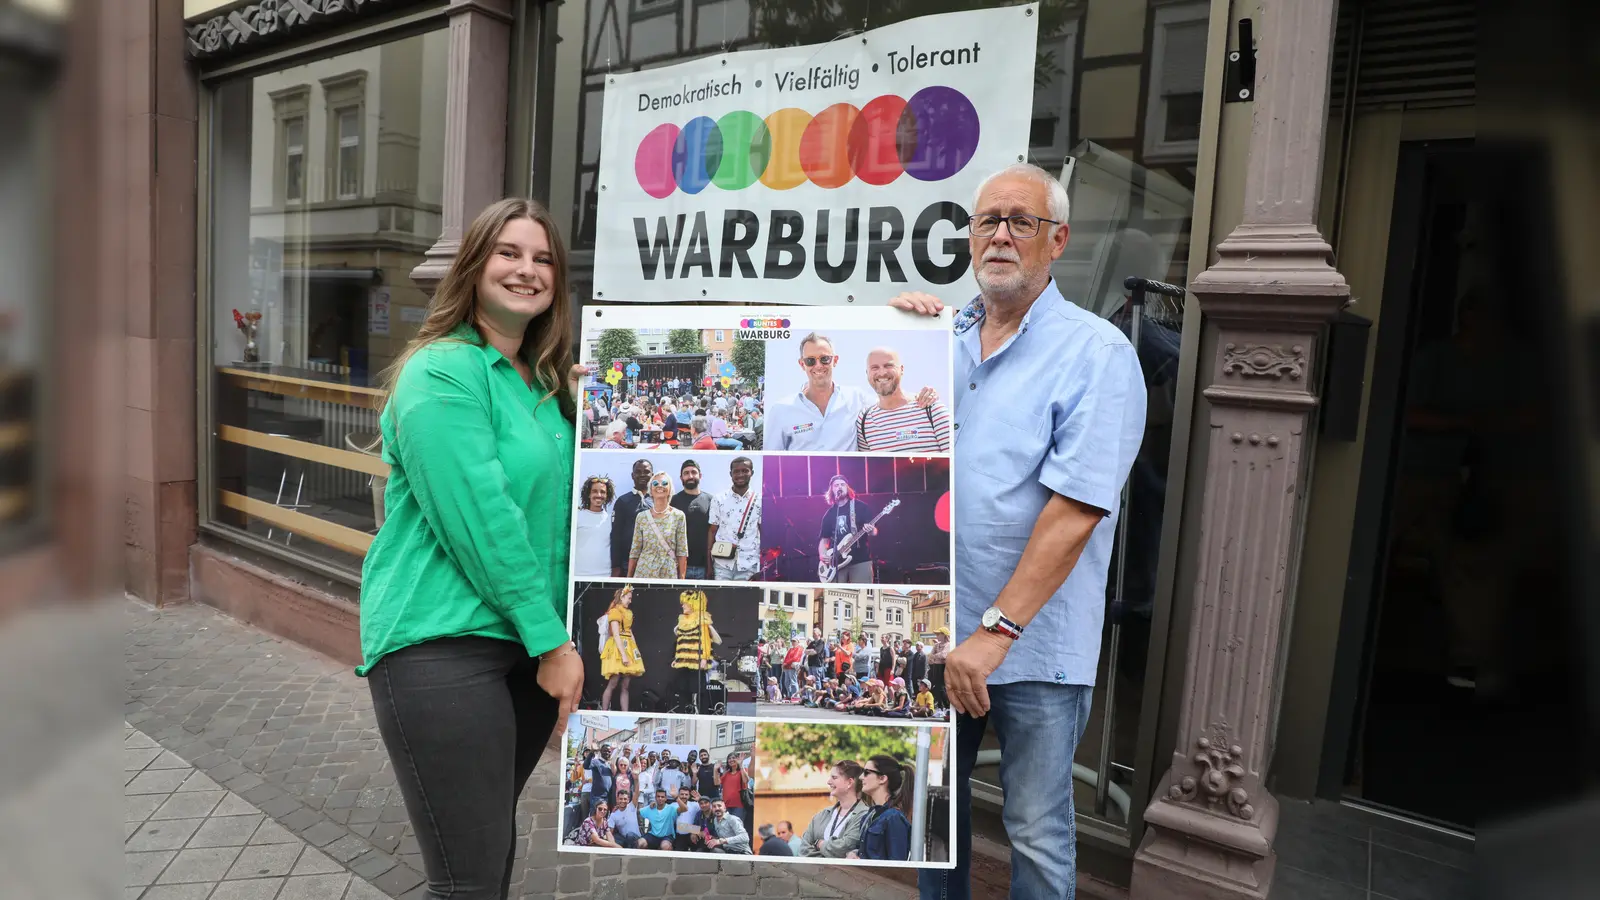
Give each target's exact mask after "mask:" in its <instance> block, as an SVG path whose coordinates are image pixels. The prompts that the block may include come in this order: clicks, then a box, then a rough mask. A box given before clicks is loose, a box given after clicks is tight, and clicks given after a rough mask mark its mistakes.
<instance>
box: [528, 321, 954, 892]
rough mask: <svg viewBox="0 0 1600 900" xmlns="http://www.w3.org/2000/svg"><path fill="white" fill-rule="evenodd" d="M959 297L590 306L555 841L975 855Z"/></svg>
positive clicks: (612, 848)
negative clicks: (958, 603) (575, 676)
mask: <svg viewBox="0 0 1600 900" xmlns="http://www.w3.org/2000/svg"><path fill="white" fill-rule="evenodd" d="M950 315H951V314H950V312H949V311H946V312H945V313H944V314H942V315H940V316H937V317H933V316H917V315H913V314H911V313H907V312H902V311H899V310H895V309H890V308H887V307H881V306H880V307H872V308H859V309H858V308H839V307H826V308H807V307H782V308H771V307H767V308H763V307H745V306H732V305H727V306H696V307H684V306H678V307H639V306H586V307H585V308H584V309H583V312H582V322H581V327H582V332H581V354H582V359H583V361H584V363H585V365H586V366H587V367H588V369H589V375H588V376H587V377H586V378H585V379H584V383H583V384H582V390H581V397H580V404H579V410H578V418H579V426H580V433H581V435H582V439H581V441H580V443H579V447H578V449H577V460H576V469H575V473H574V474H575V478H574V483H575V485H574V493H575V496H574V498H573V507H572V508H573V524H572V545H571V558H572V566H571V570H572V583H571V586H570V592H569V599H568V604H569V606H568V618H567V621H568V623H569V626H570V628H571V631H572V638H573V641H574V643H575V644H576V645H577V647H578V650H579V653H580V655H581V656H582V658H583V661H584V665H585V672H586V676H585V681H584V691H583V699H582V702H581V705H580V713H579V714H578V715H575V716H573V717H571V719H570V720H569V725H568V732H567V734H566V742H565V748H564V752H565V760H564V770H565V773H566V778H565V784H566V797H565V804H564V809H565V818H564V821H563V825H562V828H561V829H560V837H559V838H558V841H559V845H560V849H562V850H570V851H586V852H615V853H631V854H637V853H667V854H682V853H688V854H693V853H705V852H711V853H735V854H751V855H752V856H773V855H779V856H790V857H793V858H798V859H800V860H802V861H811V862H815V863H819V864H828V863H837V864H844V865H849V864H856V863H860V864H871V865H907V866H923V867H949V866H952V865H954V861H953V859H952V855H953V846H954V832H953V828H954V817H953V816H952V815H951V807H950V804H951V802H952V795H951V784H950V782H951V780H952V766H951V765H950V763H951V761H952V760H953V754H954V747H955V744H954V733H953V732H954V714H953V712H952V710H951V708H950V704H949V701H948V699H947V698H946V697H945V695H944V692H943V685H942V677H940V676H941V674H942V666H940V665H936V664H935V663H934V662H933V660H934V658H935V653H936V651H939V652H940V657H939V658H942V651H943V650H947V649H948V648H949V646H950V641H951V635H952V634H953V632H954V622H953V615H954V607H953V602H952V590H951V586H952V585H953V584H954V577H953V574H952V568H951V567H952V565H953V563H954V541H953V536H952V533H951V521H950V519H951V509H952V497H951V492H952V490H953V488H954V485H953V484H952V479H951V473H952V469H951V461H952V451H953V447H954V440H955V430H954V429H955V426H954V419H953V413H952V399H953V394H952V390H953V386H952V383H951V365H950V361H951V341H952V335H951V327H950V325H951V322H950ZM658 792H659V793H658ZM842 802H849V803H852V804H853V805H854V806H855V807H856V808H855V809H850V810H846V811H845V813H844V814H842V818H841V813H840V810H839V807H840V805H841V803H842ZM602 806H603V808H601V807H602ZM602 814H603V815H602ZM883 816H887V817H888V819H887V820H886V821H885V822H883V823H878V821H877V820H878V819H879V818H880V817H883ZM902 820H903V821H902ZM886 835H888V836H887V837H886Z"/></svg>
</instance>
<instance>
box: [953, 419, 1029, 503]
mask: <svg viewBox="0 0 1600 900" xmlns="http://www.w3.org/2000/svg"><path fill="white" fill-rule="evenodd" d="M969 429H976V430H977V432H978V433H977V434H976V435H973V434H971V433H970V431H969ZM962 430H963V431H969V434H968V437H969V438H973V437H975V438H977V440H968V441H965V442H964V444H963V447H962V452H961V457H962V459H963V462H964V463H965V467H966V468H969V469H971V470H972V471H974V472H977V473H978V474H980V475H985V476H988V477H989V478H992V479H994V480H996V481H999V482H1001V483H1002V484H1007V485H1010V484H1016V483H1017V482H1019V481H1021V480H1023V479H1025V478H1030V477H1032V475H1033V473H1034V472H1035V471H1036V470H1037V469H1038V468H1039V463H1040V461H1041V460H1043V459H1044V454H1045V451H1046V450H1047V449H1048V446H1049V442H1050V436H1049V435H1050V430H1049V420H1048V419H1046V418H1045V417H1044V416H1041V415H1038V414H1036V413H1033V412H1029V411H1028V410H1023V409H1014V408H1010V407H996V408H994V409H987V410H984V411H983V412H982V413H980V414H979V415H976V416H974V417H972V418H971V419H969V420H968V421H967V422H966V423H965V424H964V425H963V427H962Z"/></svg>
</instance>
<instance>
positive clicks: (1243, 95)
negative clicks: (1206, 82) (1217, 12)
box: [1222, 19, 1256, 103]
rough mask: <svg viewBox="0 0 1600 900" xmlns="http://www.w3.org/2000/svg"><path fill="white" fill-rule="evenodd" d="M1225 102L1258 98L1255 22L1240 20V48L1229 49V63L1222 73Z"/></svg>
mask: <svg viewBox="0 0 1600 900" xmlns="http://www.w3.org/2000/svg"><path fill="white" fill-rule="evenodd" d="M1222 85H1223V93H1222V99H1223V102H1225V103H1246V102H1248V101H1251V100H1254V99H1255V98H1256V41H1255V23H1253V22H1251V21H1250V20H1249V19H1240V20H1239V49H1237V50H1230V51H1228V64H1227V66H1226V67H1225V69H1224V71H1223V75H1222Z"/></svg>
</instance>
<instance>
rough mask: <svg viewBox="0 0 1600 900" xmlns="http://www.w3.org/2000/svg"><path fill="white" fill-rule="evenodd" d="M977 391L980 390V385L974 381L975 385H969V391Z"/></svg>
mask: <svg viewBox="0 0 1600 900" xmlns="http://www.w3.org/2000/svg"><path fill="white" fill-rule="evenodd" d="M977 389H978V383H977V382H976V381H974V382H973V383H971V384H969V385H967V390H969V391H975V390H977Z"/></svg>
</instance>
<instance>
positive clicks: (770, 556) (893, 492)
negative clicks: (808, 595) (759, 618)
mask: <svg viewBox="0 0 1600 900" xmlns="http://www.w3.org/2000/svg"><path fill="white" fill-rule="evenodd" d="M765 462H766V466H765V473H764V478H763V483H762V496H761V499H762V507H763V509H762V511H763V514H764V516H765V519H764V521H763V532H764V535H763V541H764V549H763V554H762V556H763V562H764V563H765V565H764V567H763V569H762V578H763V580H766V581H785V582H800V583H813V584H928V585H947V584H949V583H950V460H949V459H948V458H946V457H896V456H787V455H785V456H768V457H767V459H766V461H765Z"/></svg>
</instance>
